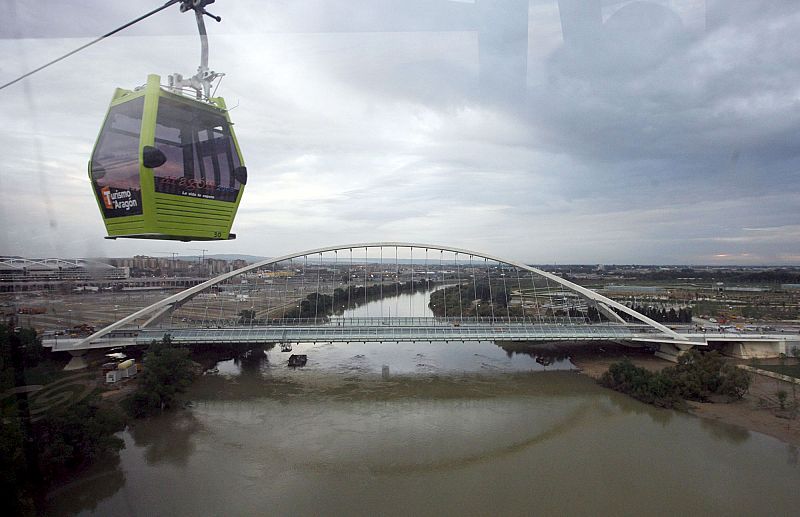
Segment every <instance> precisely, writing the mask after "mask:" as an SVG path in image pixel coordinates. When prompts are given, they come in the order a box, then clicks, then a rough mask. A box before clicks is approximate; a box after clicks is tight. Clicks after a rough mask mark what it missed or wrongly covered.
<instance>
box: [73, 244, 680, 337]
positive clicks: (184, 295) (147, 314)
mask: <svg viewBox="0 0 800 517" xmlns="http://www.w3.org/2000/svg"><path fill="white" fill-rule="evenodd" d="M377 248H380V249H381V253H382V250H383V249H384V248H395V249H400V248H408V249H410V250H411V253H412V257H413V250H425V251H426V254H427V252H428V251H431V250H433V251H440V252H448V253H452V254H454V256H455V257H456V261H457V260H458V258H457V257H458V256H459V255H461V256H463V257H470V260H472V258H477V259H483V260H484V261H492V262H496V263H497V264H502V265H505V266H511V267H513V268H517V269H518V270H521V271H526V272H528V273H530V274H532V275H537V276H538V277H540V278H543V279H546V280H547V281H552V282H554V283H556V284H557V285H559V286H561V287H562V288H565V289H567V290H568V291H570V292H572V293H574V294H576V295H578V296H580V297H582V298H583V299H586V300H590V301H592V302H594V303H595V304H596V305H597V307H598V308H599V309H600V310H601V311H603V313H604V314H606V315H607V317H608V318H609V319H614V318H616V319H617V321H618V322H623V320H622V319H621V318H620V317H619V315H618V313H623V314H626V315H628V316H630V317H631V318H633V319H634V320H636V321H638V322H640V323H641V324H644V325H647V326H649V327H651V328H652V329H654V330H656V331H657V332H658V333H660V334H662V335H663V337H665V338H667V339H670V340H677V341H679V342H680V341H686V337H685V336H682V335H680V334H678V333H677V332H675V331H674V330H672V329H670V328H669V327H666V326H665V325H662V324H661V323H658V322H657V321H654V320H652V319H651V318H648V317H646V316H644V315H643V314H641V313H639V312H637V311H635V310H633V309H631V308H630V307H627V306H625V305H623V304H621V303H618V302H616V301H614V300H611V299H609V298H607V297H605V296H603V295H601V294H599V293H597V292H595V291H592V290H591V289H587V288H585V287H582V286H580V285H578V284H575V283H573V282H570V281H569V280H566V279H564V278H561V277H560V276H558V275H554V274H552V273H549V272H547V271H543V270H541V269H539V268H535V267H532V266H529V265H527V264H524V263H522V262H518V261H515V260H510V259H504V258H501V257H498V256H495V255H493V254H488V253H483V252H478V251H472V250H468V249H464V248H458V247H453V246H442V245H436V244H425V243H411V242H394V241H386V242H368V243H354V244H341V245H334V246H326V247H321V248H314V249H310V250H305V251H300V252H296V253H289V254H286V255H282V256H280V257H273V258H269V259H265V260H262V261H258V262H255V263H253V264H249V265H247V266H245V267H242V268H239V269H236V270H234V271H231V272H228V273H223V274H221V275H219V276H216V277H214V278H211V279H209V280H207V281H205V282H203V283H201V284H198V285H196V286H194V287H190V288H188V289H185V290H183V291H181V292H179V293H176V294H174V295H171V296H168V297H166V298H164V299H163V300H160V301H158V302H156V303H153V304H152V305H149V306H147V307H145V308H143V309H140V310H138V311H136V312H134V313H132V314H130V315H128V316H125V317H123V318H121V319H119V320H118V321H116V322H114V323H113V324H111V325H108V326H106V327H104V328H103V329H100V330H99V331H97V332H95V333H93V334H92V335H90V336H88V337H86V338H85V339H83V340H81V341H79V342H77V343H75V345H74V347H75V348H83V347H87V346H88V345H89V343H90V342H92V341H94V340H96V339H99V338H102V337H104V336H106V335H108V334H110V333H112V332H114V331H115V330H119V329H123V328H125V327H126V326H127V325H129V324H133V323H135V322H136V321H137V320H141V319H142V318H148V319H147V321H146V322H145V323H144V324H143V325H142V327H147V326H148V325H149V324H151V323H153V322H155V321H157V320H158V319H159V318H161V317H163V316H164V315H165V314H167V313H169V312H171V311H173V310H175V309H176V308H178V307H180V306H182V305H183V304H185V303H187V302H188V301H190V300H192V299H193V298H194V297H195V296H197V295H198V294H201V293H203V292H205V291H207V290H209V289H211V288H212V287H214V286H216V285H218V284H221V283H223V282H226V281H227V280H230V279H231V278H234V277H237V276H239V275H243V274H245V273H248V272H251V271H255V270H258V269H260V268H264V267H266V266H273V265H276V264H278V263H281V262H286V261H293V260H294V259H299V258H302V257H309V256H314V255H319V256H322V254H324V253H337V252H339V251H343V250H351V251H352V250H359V249H365V254H366V253H367V250H369V249H377ZM365 256H366V255H365ZM381 256H382V255H381ZM412 271H413V261H412ZM490 286H491V282H490ZM612 309H614V310H615V311H617V312H615V311H614V310H612Z"/></svg>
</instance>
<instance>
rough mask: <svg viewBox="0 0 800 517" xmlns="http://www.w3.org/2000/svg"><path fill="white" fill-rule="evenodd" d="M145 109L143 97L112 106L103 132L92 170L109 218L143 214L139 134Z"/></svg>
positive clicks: (95, 185)
mask: <svg viewBox="0 0 800 517" xmlns="http://www.w3.org/2000/svg"><path fill="white" fill-rule="evenodd" d="M143 107H144V98H143V97H139V98H138V99H134V100H132V101H129V102H125V103H123V104H119V105H117V106H114V107H112V108H111V109H110V110H109V112H108V117H107V118H106V122H105V124H104V125H103V129H102V130H101V131H100V137H99V138H98V141H97V146H96V147H95V150H94V154H93V155H92V161H91V171H92V183H93V185H94V188H95V193H96V195H97V197H98V199H99V200H100V202H101V206H102V207H103V214H104V216H105V217H121V216H128V215H139V214H141V213H142V191H141V183H140V181H139V134H140V132H141V127H142V109H143Z"/></svg>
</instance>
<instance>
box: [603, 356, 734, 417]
mask: <svg viewBox="0 0 800 517" xmlns="http://www.w3.org/2000/svg"><path fill="white" fill-rule="evenodd" d="M600 384H602V385H603V386H606V387H608V388H611V389H614V390H616V391H620V392H622V393H626V394H628V395H630V396H632V397H634V398H636V399H638V400H641V401H642V402H646V403H648V404H653V405H655V406H659V407H666V408H676V409H686V406H687V405H686V401H687V400H695V401H700V402H708V401H709V400H711V399H712V398H714V397H725V398H727V399H728V400H729V401H733V400H739V399H741V398H742V397H743V396H744V395H745V393H747V390H748V389H749V387H750V376H749V374H748V373H747V372H745V371H744V370H741V369H739V368H736V366H735V365H733V364H731V363H730V362H727V361H725V359H724V358H723V357H722V356H721V355H720V354H719V353H718V352H708V353H700V352H697V351H694V350H692V351H689V352H688V353H686V354H684V355H682V356H680V357H679V358H678V364H676V365H675V366H670V367H667V368H664V369H663V370H661V371H660V372H651V371H649V370H646V369H644V368H641V367H638V366H636V365H634V364H633V363H632V362H631V361H630V360H629V359H624V360H622V361H620V362H618V363H614V364H612V365H611V366H610V367H609V369H608V371H607V372H605V373H604V374H603V375H602V376H601V377H600Z"/></svg>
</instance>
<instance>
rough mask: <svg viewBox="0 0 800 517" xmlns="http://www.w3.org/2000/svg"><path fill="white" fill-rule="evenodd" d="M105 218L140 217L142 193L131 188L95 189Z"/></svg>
mask: <svg viewBox="0 0 800 517" xmlns="http://www.w3.org/2000/svg"><path fill="white" fill-rule="evenodd" d="M96 189H97V194H98V198H99V199H100V202H101V204H102V207H103V215H104V216H105V217H125V216H129V215H141V213H142V191H141V190H139V189H132V188H114V187H108V186H106V187H96Z"/></svg>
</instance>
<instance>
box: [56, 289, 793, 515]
mask: <svg viewBox="0 0 800 517" xmlns="http://www.w3.org/2000/svg"><path fill="white" fill-rule="evenodd" d="M426 296H427V295H426V294H424V293H417V294H413V295H401V296H400V297H399V298H398V300H396V302H397V303H396V304H395V305H394V306H393V307H392V308H391V312H392V314H395V315H400V316H403V315H409V314H411V313H412V311H413V312H414V313H415V314H414V315H416V316H423V315H427V314H429V313H427V312H426V311H427V307H426V305H427V304H426ZM386 305H387V304H386V302H384V306H383V310H384V311H386V310H387V309H386ZM402 306H405V307H407V308H408V309H407V311H406V310H404V309H399V307H402ZM420 307H421V309H420ZM380 310H381V307H380V302H371V303H370V304H367V305H366V306H362V307H359V308H356V309H353V310H352V311H348V312H347V313H346V314H345V316H364V315H367V311H369V312H370V314H369V315H372V316H374V315H377V314H379V311H380ZM298 352H300V353H307V354H308V356H309V362H308V365H307V366H306V367H305V368H298V369H296V370H293V369H290V368H288V367H286V366H285V365H286V358H287V355H288V354H286V353H281V352H280V351H279V349H278V348H275V349H271V350H269V351H267V352H266V353H265V354H263V355H260V354H253V355H251V356H249V357H246V358H243V359H240V360H237V361H233V360H231V361H224V362H221V363H219V364H218V365H217V370H216V371H214V372H213V373H210V374H207V375H204V376H202V377H201V378H199V379H198V380H197V381H196V382H195V384H194V385H193V386H192V388H191V390H190V393H189V396H190V398H191V400H192V401H193V404H192V407H191V408H190V409H188V410H186V411H179V412H174V413H170V414H167V415H165V416H162V417H158V418H153V419H150V420H146V421H142V422H137V424H136V426H135V427H134V428H133V429H129V430H127V431H125V432H123V433H121V436H122V438H123V439H124V440H125V444H126V447H125V449H124V450H123V451H122V452H121V454H120V460H119V462H118V463H115V464H111V465H97V466H96V467H94V468H93V469H91V470H90V471H89V472H86V473H85V474H84V475H82V477H81V478H80V479H78V480H76V481H75V482H74V483H71V484H70V485H68V486H66V487H63V488H61V489H59V490H58V491H56V492H55V493H53V494H52V495H51V497H50V499H49V508H48V512H49V513H50V514H54V515H72V514H76V513H78V514H81V515H154V514H159V515H267V514H270V515H276V514H277V515H280V514H294V515H320V514H322V515H341V514H345V515H375V514H388V515H410V514H420V515H440V514H443V513H448V514H461V515H490V514H517V515H521V514H539V515H555V514H558V515H561V514H564V513H571V514H575V513H578V514H592V515H619V514H664V515H666V514H675V513H684V514H690V515H692V514H712V515H723V514H724V515H754V514H765V513H769V514H772V515H780V514H786V515H789V514H796V511H797V508H798V507H800V505H799V504H798V503H800V490H798V487H799V486H800V465H798V450H797V448H796V447H792V446H788V445H786V444H784V443H782V442H780V441H778V440H776V439H773V438H771V437H768V436H765V435H761V434H758V433H753V432H748V431H746V430H744V429H740V428H738V427H732V426H728V425H725V424H720V423H717V422H712V421H708V420H703V419H699V418H696V417H693V416H690V415H686V414H682V413H678V412H674V411H669V410H662V409H656V408H653V407H650V406H647V405H644V404H641V403H639V402H636V401H634V400H632V399H630V398H628V397H626V396H624V395H621V394H618V393H616V392H612V391H609V390H606V389H603V388H601V387H599V386H598V385H597V384H595V383H594V381H592V380H591V379H589V378H587V377H585V376H583V375H579V374H577V373H575V372H571V371H570V369H571V367H572V365H571V363H570V362H569V360H567V359H565V360H561V361H555V362H553V363H552V364H551V365H550V366H547V367H544V366H542V365H541V364H539V363H537V362H536V361H535V360H534V358H533V357H531V356H529V355H526V354H512V355H510V356H509V354H507V353H506V352H505V351H504V350H502V349H501V348H499V347H498V346H496V345H494V344H493V343H488V342H484V343H470V344H462V343H447V344H444V343H442V344H435V343H434V344H429V343H416V344H414V343H391V344H390V343H383V344H379V343H367V344H363V343H350V344H336V345H311V344H305V345H296V346H295V347H294V353H298ZM384 365H387V366H388V367H389V374H388V376H387V375H385V374H384V371H383V366H384ZM543 370H547V371H543Z"/></svg>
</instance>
